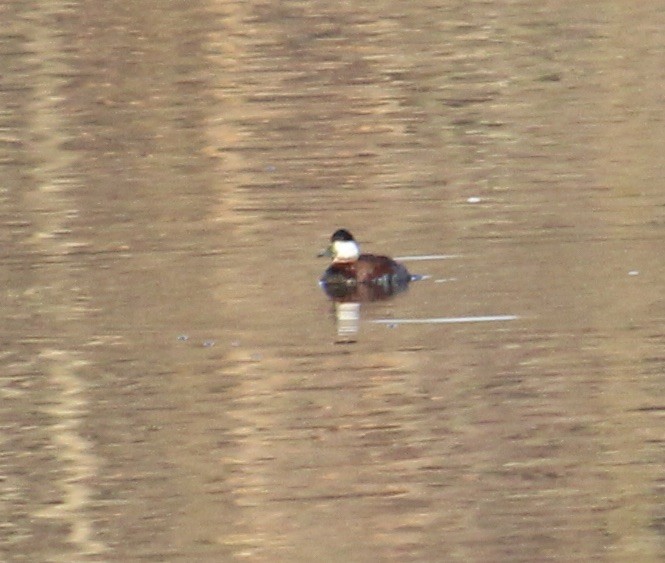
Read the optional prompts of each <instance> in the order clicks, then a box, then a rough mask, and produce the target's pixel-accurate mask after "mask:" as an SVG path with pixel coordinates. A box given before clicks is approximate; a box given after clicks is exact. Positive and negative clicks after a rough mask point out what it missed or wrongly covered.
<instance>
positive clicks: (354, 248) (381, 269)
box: [319, 229, 413, 290]
mask: <svg viewBox="0 0 665 563" xmlns="http://www.w3.org/2000/svg"><path fill="white" fill-rule="evenodd" d="M319 256H328V257H330V258H332V263H331V264H330V266H328V268H327V269H326V271H325V272H324V273H323V276H322V277H321V284H322V285H323V287H324V288H326V289H334V288H336V287H337V288H341V287H347V288H348V287H359V286H378V287H381V288H385V289H393V290H394V289H397V288H403V287H405V286H406V285H407V284H408V283H409V282H410V281H411V280H412V279H413V276H411V274H409V271H408V270H407V269H406V268H405V267H404V266H403V265H402V264H400V263H399V262H396V261H395V260H393V259H392V258H389V257H388V256H381V255H376V254H362V253H361V252H360V246H359V245H358V243H357V242H356V240H355V239H354V238H353V235H352V234H351V233H350V232H349V231H348V230H346V229H337V230H336V231H335V232H334V233H333V234H332V236H331V237H330V245H329V246H328V248H327V249H326V250H325V251H323V252H321V253H320V254H319Z"/></svg>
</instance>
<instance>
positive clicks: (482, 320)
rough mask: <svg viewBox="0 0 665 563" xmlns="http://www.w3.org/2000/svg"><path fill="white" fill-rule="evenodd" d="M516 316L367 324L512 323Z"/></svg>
mask: <svg viewBox="0 0 665 563" xmlns="http://www.w3.org/2000/svg"><path fill="white" fill-rule="evenodd" d="M516 319H519V316H517V315H487V316H484V317H435V318H431V319H374V320H371V321H369V322H371V323H375V324H381V325H409V324H410V325H414V324H455V323H488V322H494V321H514V320H516Z"/></svg>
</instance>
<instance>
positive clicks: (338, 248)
mask: <svg viewBox="0 0 665 563" xmlns="http://www.w3.org/2000/svg"><path fill="white" fill-rule="evenodd" d="M333 255H334V256H335V260H356V259H357V258H358V256H359V255H360V249H359V248H358V245H357V244H356V243H355V242H354V241H352V240H336V241H335V242H334V243H333Z"/></svg>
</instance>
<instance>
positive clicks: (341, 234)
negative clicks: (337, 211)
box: [330, 229, 353, 242]
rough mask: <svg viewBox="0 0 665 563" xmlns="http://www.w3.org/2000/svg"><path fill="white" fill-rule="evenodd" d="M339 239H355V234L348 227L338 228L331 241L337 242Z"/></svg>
mask: <svg viewBox="0 0 665 563" xmlns="http://www.w3.org/2000/svg"><path fill="white" fill-rule="evenodd" d="M338 240H343V241H349V240H353V235H352V234H351V233H350V232H349V231H347V230H346V229H338V230H336V231H335V232H334V233H333V235H332V236H331V237H330V242H336V241H338Z"/></svg>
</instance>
